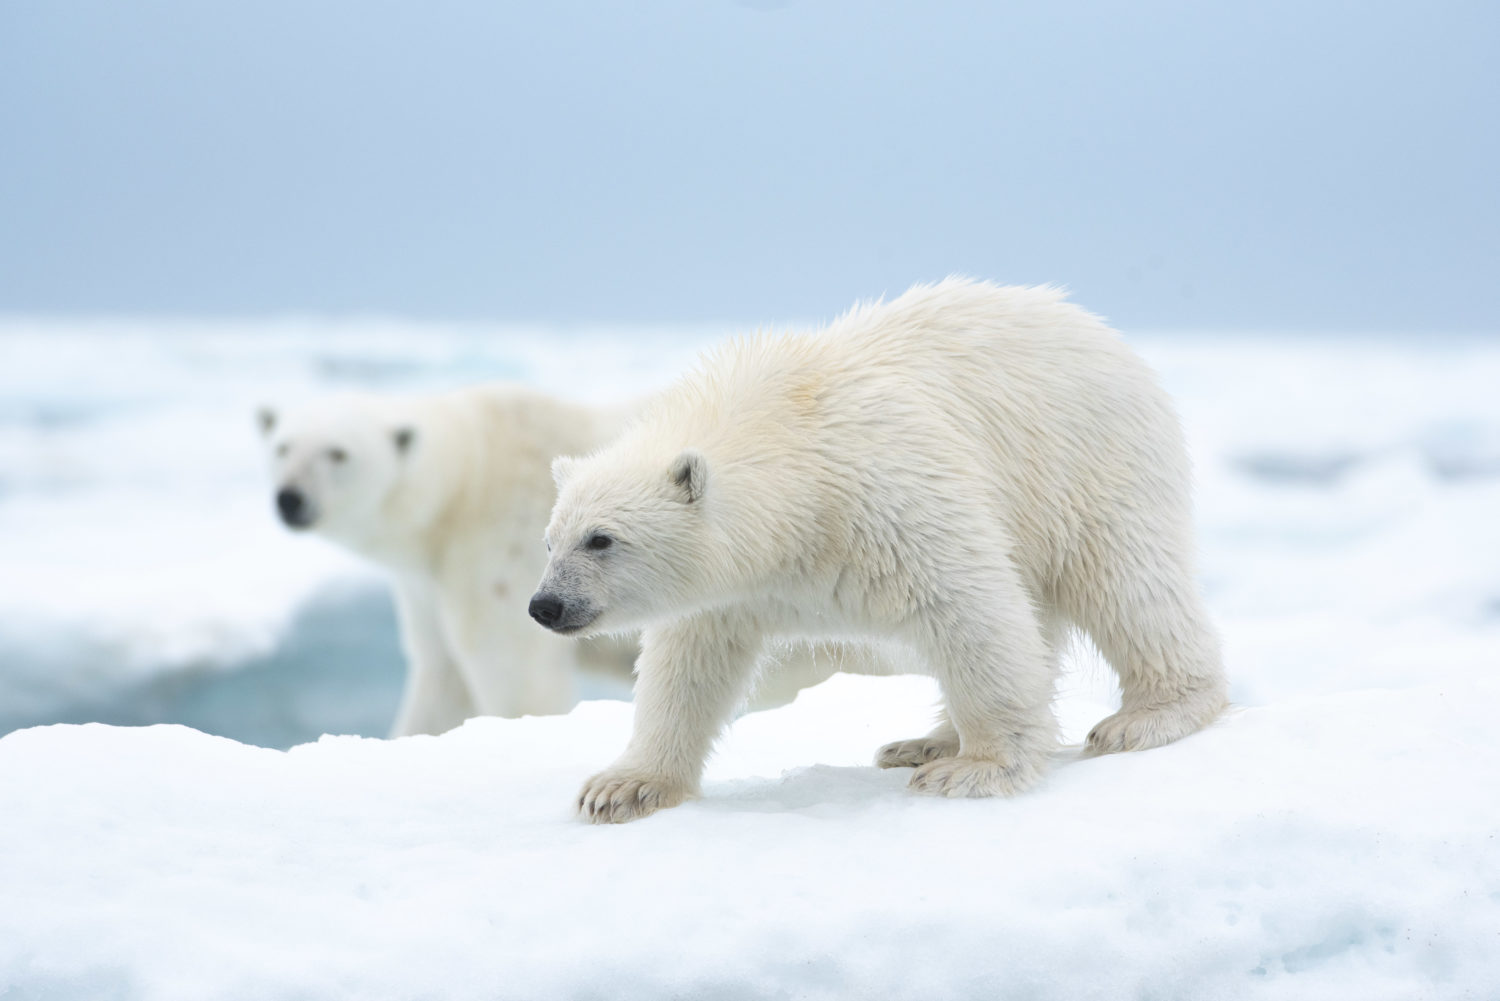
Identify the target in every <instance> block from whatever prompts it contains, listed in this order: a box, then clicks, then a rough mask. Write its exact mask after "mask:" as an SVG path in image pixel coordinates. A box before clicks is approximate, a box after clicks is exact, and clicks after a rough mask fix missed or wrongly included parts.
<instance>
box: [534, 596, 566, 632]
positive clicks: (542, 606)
mask: <svg viewBox="0 0 1500 1001" xmlns="http://www.w3.org/2000/svg"><path fill="white" fill-rule="evenodd" d="M527 611H529V612H530V613H531V617H532V618H533V619H536V620H537V621H538V622H540V623H541V624H542V625H544V626H546V627H547V628H548V629H551V628H552V627H553V626H555V625H557V622H558V620H559V619H561V618H562V614H563V603H562V602H560V601H558V600H557V599H556V598H554V597H552V595H550V594H537V595H533V596H532V599H531V606H530V607H529V608H528V609H527Z"/></svg>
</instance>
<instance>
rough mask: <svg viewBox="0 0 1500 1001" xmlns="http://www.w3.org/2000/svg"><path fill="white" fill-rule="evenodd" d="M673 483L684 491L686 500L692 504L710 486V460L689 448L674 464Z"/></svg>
mask: <svg viewBox="0 0 1500 1001" xmlns="http://www.w3.org/2000/svg"><path fill="white" fill-rule="evenodd" d="M672 482H673V483H675V484H677V486H678V487H679V488H680V489H681V490H682V492H683V495H684V499H685V500H686V501H687V502H688V503H689V504H692V503H693V502H694V501H697V500H698V499H699V498H701V497H702V496H703V490H704V488H705V487H707V486H708V460H707V459H705V458H704V457H703V453H702V452H700V451H698V450H697V449H696V448H689V449H686V450H684V451H683V453H682V454H681V455H679V456H678V457H677V461H675V462H673V463H672Z"/></svg>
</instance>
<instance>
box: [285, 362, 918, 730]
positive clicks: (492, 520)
mask: <svg viewBox="0 0 1500 1001" xmlns="http://www.w3.org/2000/svg"><path fill="white" fill-rule="evenodd" d="M633 409H634V408H633V407H619V408H591V407H584V406H578V405H575V404H571V403H566V402H564V401H561V400H557V399H554V398H552V397H550V396H547V395H545V394H543V393H539V392H535V391H532V390H529V389H526V388H523V387H519V386H512V385H503V384H494V385H488V386H479V387H475V388H469V389H462V390H456V391H453V392H447V393H439V394H433V395H414V396H389V395H376V394H344V395H339V396H331V397H327V398H324V399H321V400H317V401H314V402H312V403H310V404H308V405H306V406H303V407H300V408H293V409H290V410H287V411H285V412H278V411H275V410H271V409H263V410H262V411H261V413H260V426H261V430H262V433H263V435H264V437H265V439H266V443H267V446H268V449H269V451H270V463H271V474H272V480H273V484H274V486H273V489H274V490H275V502H276V509H277V512H278V513H279V515H280V517H281V519H282V521H283V522H285V523H286V525H287V526H288V527H290V528H292V529H294V530H299V531H310V532H313V533H315V534H318V535H321V536H323V537H325V538H327V539H329V540H331V541H333V542H336V543H338V544H340V545H342V546H344V547H345V548H348V549H350V550H353V551H354V552H355V553H357V554H359V555H361V556H363V557H365V558H366V559H368V560H370V561H371V562H374V563H376V564H377V565H379V566H381V567H382V568H383V569H384V570H385V571H386V572H387V574H388V576H389V578H390V580H391V584H392V587H393V590H394V592H395V603H396V612H397V618H398V620H399V623H400V628H401V642H402V646H403V648H404V652H405V655H406V662H407V678H406V688H405V692H404V694H403V696H402V700H401V706H400V709H399V711H398V712H397V716H396V721H395V723H394V725H393V726H392V728H391V732H392V735H393V736H397V737H400V736H406V735H409V734H415V733H442V732H444V731H446V730H449V729H452V728H453V727H455V726H458V725H459V724H460V723H462V722H463V721H464V720H466V719H468V718H469V717H471V716H477V715H485V716H522V715H543V714H550V713H564V712H567V711H568V710H569V709H571V708H572V707H573V705H574V703H575V701H576V694H575V682H576V681H577V679H578V677H579V674H580V672H594V673H596V674H600V675H605V676H610V677H614V678H617V679H618V680H619V682H620V683H621V684H622V685H623V683H625V681H627V680H628V678H629V676H630V670H631V665H632V663H633V661H634V659H635V654H636V651H637V644H636V642H635V638H634V637H630V638H628V639H616V638H600V639H597V640H592V641H588V642H585V643H582V644H578V643H574V642H571V641H568V640H565V639H562V638H561V637H557V636H551V635H548V634H547V633H544V632H542V631H541V630H539V629H537V628H536V627H535V626H533V625H532V624H531V622H530V620H529V619H528V618H527V617H526V602H527V599H528V597H529V596H530V594H531V588H532V585H533V583H534V582H535V581H536V579H537V577H538V576H539V575H540V574H541V572H542V568H543V566H544V565H545V562H546V554H545V553H544V552H543V550H542V548H541V546H539V545H538V543H537V540H538V539H540V538H541V535H542V531H543V529H544V528H545V527H546V524H547V515H548V512H549V511H550V510H551V509H552V502H553V500H554V499H555V497H556V491H555V489H554V487H553V483H552V474H551V471H550V467H551V464H552V460H553V459H554V458H555V457H556V456H558V455H560V454H563V453H565V452H578V451H585V450H588V449H592V448H595V447H598V446H599V445H601V444H603V443H604V442H606V441H607V440H609V437H610V436H612V435H613V434H615V433H617V432H618V431H619V429H620V427H621V426H622V425H623V424H624V422H625V420H626V418H627V416H628V415H629V413H630V412H631V411H632V410H633ZM839 670H852V671H858V672H861V673H878V674H884V673H894V672H895V671H896V670H898V666H897V664H896V663H894V662H892V661H890V660H888V659H887V658H883V657H880V656H879V655H878V654H876V653H875V652H874V651H863V650H857V649H847V648H842V647H834V646H832V645H822V646H818V647H808V648H803V649H799V650H785V651H777V652H776V655H774V656H768V657H767V658H766V662H765V663H764V664H763V670H762V671H761V672H760V678H759V680H758V682H757V685H756V687H755V689H754V692H753V694H752V696H751V698H750V700H749V704H750V706H751V707H752V708H765V707H768V706H774V705H780V704H782V703H785V702H788V701H790V700H791V699H792V698H793V697H794V696H795V695H796V693H797V691H798V690H799V689H801V688H804V687H806V686H808V685H812V684H816V683H818V682H820V681H823V680H824V679H826V678H827V677H828V676H829V675H831V674H833V673H834V672H835V671H839Z"/></svg>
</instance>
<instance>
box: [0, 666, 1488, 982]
mask: <svg viewBox="0 0 1500 1001" xmlns="http://www.w3.org/2000/svg"><path fill="white" fill-rule="evenodd" d="M933 694H934V692H933V689H932V687H931V683H930V682H929V681H928V680H927V679H922V678H898V679H869V678H837V679H834V681H832V682H830V683H829V684H827V685H824V686H822V687H820V688H818V689H816V690H814V691H812V692H809V693H806V694H804V695H803V696H802V697H801V698H800V699H799V700H798V701H797V702H796V703H795V704H793V705H792V706H790V707H787V708H784V709H780V710H775V711H772V712H768V713H760V714H754V715H750V716H747V717H744V718H742V719H741V720H740V721H739V723H738V724H737V725H736V727H735V728H734V731H733V734H732V736H731V737H730V738H729V739H728V740H727V741H726V742H725V744H724V746H723V747H722V749H721V751H720V753H719V754H718V755H717V757H716V758H715V760H714V763H713V765H712V767H711V769H710V772H709V776H708V780H707V782H706V785H705V789H704V797H703V798H702V799H701V800H698V801H695V802H691V803H689V804H686V805H684V806H682V807H679V808H677V809H675V810H671V811H667V812H665V813H662V814H658V815H657V816H654V817H651V818H648V819H646V820H644V821H641V822H638V823H636V824H632V825H627V826H623V827H590V826H587V825H584V824H582V823H580V822H578V821H577V820H575V819H574V818H573V817H572V816H571V815H570V812H569V806H570V803H571V796H572V794H573V792H574V790H575V787H576V786H577V785H578V783H579V781H580V780H581V779H582V778H583V777H584V776H585V775H587V774H588V772H589V771H590V770H591V769H593V768H596V767H598V766H600V765H602V764H604V763H606V762H607V761H608V760H609V758H610V757H611V756H612V754H613V753H614V752H615V751H617V750H618V749H619V747H620V746H621V745H622V743H623V741H624V739H625V736H626V733H627V732H628V727H629V707H628V706H627V705H625V704H623V703H611V702H592V703H586V704H584V705H583V706H581V707H579V708H578V709H577V710H575V711H574V713H573V714H572V715H570V716H568V717H558V718H548V719H538V718H533V719H524V720H518V721H500V720H490V719H484V720H475V721H471V722H470V723H468V724H466V725H465V726H464V727H462V728H461V729H459V730H457V731H454V732H452V733H449V734H447V735H445V736H443V737H441V738H430V737H416V738H406V739H403V740H399V741H394V742H384V741H378V740H369V739H360V738H351V737H326V738H324V739H322V740H320V741H318V742H317V743H314V744H307V745H303V746H300V747H296V748H293V749H292V750H290V751H288V752H280V751H272V750H266V749H262V748H254V747H249V746H246V745H243V744H237V743H234V742H231V741H228V740H225V739H223V738H218V737H210V736H207V735H204V734H201V733H199V732H197V731H193V730H189V729H186V728H182V727H170V726H160V727H151V728H144V729H124V728H111V727H103V726H98V725H89V726H81V727H74V726H57V727H45V728H37V729H32V730H26V731H21V732H18V733H15V734H12V735H10V736H8V737H6V738H4V739H3V740H0V801H3V802H5V803H6V804H7V823H6V824H5V825H4V827H3V828H0V885H3V886H5V887H6V892H7V897H8V898H9V900H10V905H9V906H7V907H5V908H4V909H3V910H0V983H8V984H10V985H12V989H17V988H19V991H20V996H43V995H45V994H46V993H47V992H48V991H51V990H55V991H58V992H60V993H62V994H64V995H72V994H77V995H83V996H99V995H103V994H109V995H111V996H114V995H119V996H126V997H149V998H155V999H176V998H182V999H190V998H191V999H202V998H217V997H256V998H281V997H320V998H323V997H349V998H369V999H376V998H409V997H424V996H431V997H444V998H455V999H457V998H470V997H473V998H538V997H548V998H570V997H608V998H660V997H672V996H682V997H716V998H717V997H723V998H739V997H745V998H751V997H783V996H784V997H806V998H823V997H828V998H836V997H838V998H847V997H923V998H932V999H942V998H975V997H1011V996H1042V997H1059V998H1072V999H1084V998H1120V997H1133V996H1139V997H1181V998H1217V997H1246V998H1254V997H1264V998H1342V997H1348V998H1362V999H1377V998H1392V999H1395V998H1403V999H1406V998H1418V997H1465V996H1470V997H1476V998H1479V997H1492V996H1494V992H1495V991H1496V990H1500V965H1497V961H1496V960H1495V958H1494V956H1495V953H1496V937H1497V933H1500V844H1497V841H1496V823H1495V821H1496V811H1495V806H1494V799H1493V789H1494V788H1496V787H1497V783H1500V750H1497V747H1496V745H1495V742H1494V741H1493V740H1492V739H1490V738H1489V731H1490V727H1491V725H1492V720H1493V719H1494V717H1495V714H1496V711H1497V710H1500V689H1497V688H1496V687H1495V686H1494V685H1493V684H1491V683H1490V682H1489V681H1488V680H1486V681H1484V682H1476V683H1474V684H1473V685H1471V686H1467V687H1466V688H1465V689H1464V690H1462V691H1460V690H1457V689H1449V688H1446V687H1444V686H1427V685H1423V686H1417V687H1414V688H1410V689H1405V690H1399V691H1398V690H1365V691H1357V692H1348V693H1343V694H1339V695H1322V696H1306V697H1299V698H1294V699H1288V700H1285V701H1283V702H1280V703H1278V704H1276V705H1272V706H1263V707H1255V708H1246V709H1243V710H1241V711H1239V712H1237V713H1235V714H1234V715H1233V716H1231V717H1230V718H1228V719H1227V720H1225V721H1224V722H1223V723H1221V724H1219V725H1217V726H1216V727H1214V728H1212V729H1211V730H1209V731H1207V732H1204V733H1202V734H1199V735H1197V736H1195V737H1192V738H1189V739H1187V740H1185V741H1182V742H1180V743H1178V744H1176V745H1173V746H1170V747H1166V748H1162V749H1159V750H1156V751H1151V752H1148V753H1143V754H1135V755H1128V756H1116V757H1111V758H1104V759H1095V760H1076V751H1073V750H1068V751H1063V752H1060V753H1059V755H1058V761H1057V767H1056V769H1055V771H1054V773H1053V774H1052V776H1051V777H1050V780H1049V781H1048V782H1047V783H1046V785H1045V786H1044V787H1043V788H1041V789H1040V790H1038V791H1036V792H1034V793H1032V794H1029V795H1026V796H1023V797H1021V798H1019V799H1015V800H1011V801H949V800H937V799H929V798H924V797H917V796H914V795H911V794H909V793H908V792H907V791H906V790H905V788H904V781H905V778H906V775H907V774H908V773H907V772H904V771H892V772H882V771H879V770H877V769H875V768H873V767H870V766H869V765H868V761H869V757H870V754H871V753H872V751H873V749H874V748H875V746H877V745H878V744H879V743H881V742H883V741H885V740H889V739H893V738H896V737H902V736H907V735H912V734H915V733H918V732H921V730H922V726H923V723H924V718H925V717H926V715H927V713H928V709H929V707H930V703H931V699H932V696H933ZM1074 736H1075V737H1076V736H1078V734H1077V733H1076V732H1075V734H1074Z"/></svg>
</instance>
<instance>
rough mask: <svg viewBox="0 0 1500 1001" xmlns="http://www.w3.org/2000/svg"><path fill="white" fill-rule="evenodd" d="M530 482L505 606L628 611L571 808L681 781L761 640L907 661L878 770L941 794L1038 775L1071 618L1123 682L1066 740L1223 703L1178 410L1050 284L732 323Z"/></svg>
mask: <svg viewBox="0 0 1500 1001" xmlns="http://www.w3.org/2000/svg"><path fill="white" fill-rule="evenodd" d="M554 474H555V475H556V477H557V480H558V483H559V496H558V500H557V504H556V506H555V507H554V509H553V511H552V518H551V521H550V523H549V524H548V527H547V531H546V539H547V543H548V547H549V550H550V556H549V558H548V561H547V566H546V570H545V572H544V574H543V576H542V578H541V584H540V586H539V589H538V591H537V593H536V594H535V595H534V596H533V598H532V600H531V604H530V612H531V615H532V617H533V618H535V619H536V620H537V621H538V622H540V623H541V624H542V625H544V626H546V627H547V628H548V629H550V630H551V631H552V632H554V633H558V634H563V635H572V636H595V635H600V634H606V633H611V632H614V631H618V630H623V629H634V628H639V627H644V629H645V632H644V634H643V637H642V652H641V656H640V658H639V662H638V665H637V680H636V688H635V725H634V730H633V734H632V736H631V739H630V742H629V744H628V746H627V747H626V749H625V752H624V754H623V755H622V756H621V757H620V758H619V759H618V760H617V761H616V762H615V763H614V765H613V766H611V767H610V768H609V769H607V770H606V771H604V772H601V773H599V774H598V775H595V776H594V777H593V778H591V779H589V780H588V781H587V782H586V783H585V784H584V786H583V789H582V792H581V794H580V796H579V798H578V800H577V805H578V807H579V809H580V811H581V812H582V813H583V815H584V816H585V817H586V818H587V819H589V820H592V821H595V822H619V821H626V820H631V819H634V818H636V817H642V816H645V815H647V814H650V813H652V812H653V811H655V810H658V809H661V808H663V807H669V806H673V805H675V804H677V803H680V802H682V801H683V800H684V799H685V798H687V797H689V796H691V795H694V794H695V793H696V792H697V789H698V782H699V777H700V774H701V772H702V767H703V763H704V759H705V756H706V755H707V754H708V751H709V748H710V746H711V745H712V743H713V741H714V739H715V737H716V736H717V735H718V733H719V731H720V729H721V728H722V727H723V725H724V723H725V722H726V719H727V717H728V713H729V709H730V707H731V706H733V705H734V703H735V702H736V700H737V699H738V698H739V697H740V693H741V692H742V691H743V688H744V686H745V684H746V678H747V677H748V675H749V673H750V666H751V663H752V662H753V661H754V659H755V657H756V656H757V653H758V651H760V650H761V649H762V647H763V645H764V644H765V643H766V642H767V640H768V639H769V638H775V637H783V636H812V637H831V638H834V639H855V640H862V641H868V640H871V639H880V640H884V641H888V642H891V643H894V644H897V645H899V646H900V647H902V648H904V649H906V650H907V651H909V652H910V653H911V654H913V655H915V656H917V657H920V658H921V659H922V660H923V661H924V662H925V663H926V665H927V666H928V667H929V669H930V671H931V673H932V674H933V675H934V676H935V677H936V678H937V680H938V683H939V686H940V688H941V691H942V693H943V717H942V719H941V722H940V724H939V725H938V726H937V728H936V729H935V730H934V731H933V732H932V733H930V734H928V735H926V736H925V737H918V738H915V739H910V740H901V741H897V742H895V743H892V744H888V745H886V746H885V747H883V748H881V749H880V750H879V752H878V753H877V758H876V762H877V764H879V765H881V766H882V767H915V769H916V770H915V772H914V773H913V775H912V778H911V786H912V787H913V788H914V789H916V790H918V791H922V792H928V793H936V794H941V795H945V796H991V795H1009V794H1012V793H1016V792H1020V791H1022V790H1024V789H1026V788H1028V787H1029V786H1032V785H1033V784H1035V783H1036V782H1037V781H1038V780H1039V779H1040V778H1041V776H1042V774H1043V770H1044V768H1045V766H1046V765H1047V762H1048V759H1049V756H1050V753H1051V752H1052V751H1053V749H1054V747H1055V746H1056V742H1057V725H1056V722H1055V719H1054V717H1053V713H1052V709H1051V701H1052V697H1053V686H1054V681H1055V677H1056V675H1057V671H1058V667H1057V661H1058V655H1059V649H1060V647H1061V645H1062V642H1063V639H1064V637H1065V633H1066V631H1067V630H1068V629H1070V628H1077V629H1079V630H1082V631H1083V632H1084V633H1086V634H1087V635H1088V637H1089V638H1091V639H1092V641H1093V642H1094V644H1095V645H1096V646H1097V647H1098V648H1099V650H1100V651H1101V652H1102V653H1103V654H1104V655H1105V657H1106V658H1107V659H1108V660H1109V662H1110V664H1111V665H1112V666H1113V668H1114V670H1115V671H1116V673H1117V674H1118V676H1119V681H1120V686H1121V690H1122V696H1123V697H1122V706H1121V709H1120V711H1119V712H1117V713H1115V714H1114V715H1112V716H1110V717H1109V718H1107V719H1105V720H1103V721H1102V722H1100V723H1099V724H1098V725H1097V726H1095V727H1094V729H1093V731H1092V732H1091V733H1090V734H1089V736H1088V740H1087V745H1086V751H1087V752H1088V753H1094V754H1098V753H1106V752H1111V751H1125V750H1139V749H1144V748H1149V747H1155V746H1157V745H1159V744H1164V743H1167V742H1168V741H1172V740H1176V739H1178V738H1179V737H1183V736H1185V735H1187V734H1189V733H1192V732H1194V731H1195V730H1198V729H1200V728H1201V727H1203V726H1205V725H1207V724H1208V723H1209V722H1210V721H1211V720H1213V719H1214V718H1215V717H1216V716H1218V715H1219V713H1220V712H1221V711H1222V710H1223V708H1224V706H1225V704H1226V703H1225V692H1226V683H1225V679H1224V673H1223V669H1222V666H1221V663H1220V656H1219V648H1218V640H1217V638H1216V636H1215V633H1214V630H1213V628H1212V627H1211V625H1210V623H1209V621H1208V617H1207V615H1206V613H1205V610H1204V607H1203V604H1202V602H1201V599H1200V597H1199V595H1198V593H1197V589H1196V585H1195V582H1194V572H1195V571H1194V544H1193V533H1192V524H1191V521H1192V513H1191V496H1190V482H1189V481H1190V475H1189V468H1188V458H1187V454H1186V449H1185V446H1184V443H1183V439H1182V434H1181V430H1180V428H1179V426H1178V423H1177V419H1176V417H1175V415H1174V413H1173V411H1172V407H1171V405H1170V403H1169V401H1168V399H1167V397H1166V395H1165V393H1164V392H1163V391H1162V390H1161V389H1160V388H1159V387H1158V385H1157V383H1156V380H1155V378H1154V377H1153V375H1152V373H1151V372H1150V371H1149V370H1148V369H1147V367H1146V366H1145V365H1144V363H1142V362H1141V361H1140V360H1139V359H1138V358H1137V357H1136V356H1135V355H1134V354H1133V353H1132V352H1131V351H1130V350H1129V349H1128V348H1127V347H1126V346H1125V345H1124V344H1123V343H1122V342H1121V340H1120V339H1119V337H1118V335H1116V334H1115V333H1114V332H1113V331H1112V330H1110V329H1109V328H1108V327H1106V326H1105V325H1104V324H1103V323H1102V322H1101V321H1100V320H1099V319H1097V318H1096V317H1094V316H1092V315H1090V314H1089V313H1087V312H1085V311H1083V310H1082V309H1079V308H1078V307H1076V306H1073V305H1071V304H1069V303H1067V302H1065V301H1064V296H1063V294H1062V293H1061V292H1059V291H1057V290H1055V289H1051V288H1000V287H996V286H993V285H989V284H984V283H977V282H973V281H968V280H963V279H948V280H947V281H944V282H941V283H938V284H935V285H921V286H917V287H915V288H912V289H911V290H910V291H908V292H906V293H905V294H904V295H902V296H900V297H899V298H897V299H895V300H893V301H890V302H887V303H881V304H875V305H869V306H862V307H856V308H854V309H853V310H852V311H850V312H849V313H847V314H846V315H844V316H843V317H841V318H840V319H838V320H836V321H834V322H833V323H832V324H831V325H830V326H829V327H828V328H827V329H826V330H824V331H822V332H820V333H813V334H806V335H800V336H782V337H770V336H757V337H754V338H751V339H748V340H742V341H738V342H735V343H732V344H730V345H728V346H726V347H724V348H723V349H721V350H719V351H718V352H717V353H716V354H713V355H710V356H709V357H708V358H706V359H705V360H704V362H703V363H702V366H701V368H700V369H699V370H698V371H696V372H694V373H693V374H690V375H688V376H687V377H685V378H684V379H683V380H682V381H681V382H680V383H678V384H677V385H676V386H675V387H674V388H673V389H671V390H669V391H668V392H667V393H665V394H664V395H662V396H661V397H660V398H659V399H658V400H657V401H656V402H655V403H654V404H653V405H652V406H651V407H649V408H648V409H647V411H646V412H645V413H644V414H642V415H641V416H640V418H639V419H638V420H636V421H635V422H634V423H633V424H632V426H631V427H630V428H628V429H627V430H626V432H625V433H624V435H623V437H621V438H620V439H618V440H617V441H615V442H614V443H612V444H610V445H609V446H608V447H606V448H604V449H603V450H600V451H597V452H595V453H594V454H592V455H590V456H588V457H586V458H582V459H561V460H559V461H558V462H556V463H555V464H554Z"/></svg>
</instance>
